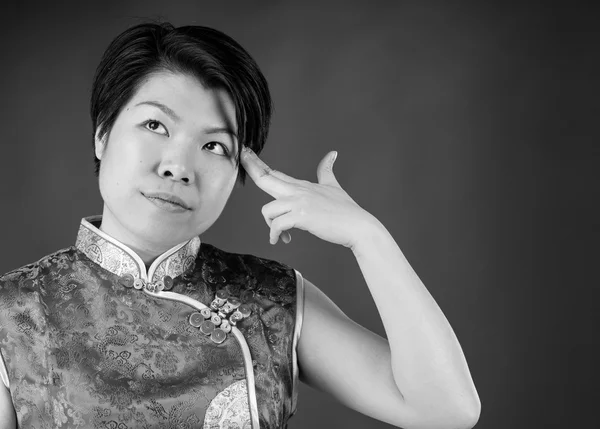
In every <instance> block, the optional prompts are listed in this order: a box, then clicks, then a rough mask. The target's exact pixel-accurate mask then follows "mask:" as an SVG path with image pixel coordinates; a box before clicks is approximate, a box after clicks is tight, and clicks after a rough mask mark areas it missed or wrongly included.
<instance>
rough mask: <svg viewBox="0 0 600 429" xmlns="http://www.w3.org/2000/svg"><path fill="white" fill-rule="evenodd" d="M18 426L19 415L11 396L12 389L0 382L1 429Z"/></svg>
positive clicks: (11, 428)
mask: <svg viewBox="0 0 600 429" xmlns="http://www.w3.org/2000/svg"><path fill="white" fill-rule="evenodd" d="M16 428H17V415H16V413H15V407H13V403H12V398H11V397H10V390H8V388H7V387H6V386H5V385H4V384H3V383H2V382H0V429H16Z"/></svg>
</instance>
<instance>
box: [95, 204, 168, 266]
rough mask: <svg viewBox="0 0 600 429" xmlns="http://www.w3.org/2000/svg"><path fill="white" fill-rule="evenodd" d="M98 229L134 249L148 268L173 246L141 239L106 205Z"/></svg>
mask: <svg viewBox="0 0 600 429" xmlns="http://www.w3.org/2000/svg"><path fill="white" fill-rule="evenodd" d="M98 229H100V230H101V231H102V232H104V233H106V234H108V235H110V236H111V237H112V238H114V239H115V240H117V241H119V242H120V243H122V244H124V245H126V246H127V247H129V248H130V249H131V250H133V251H134V252H135V253H136V254H137V255H138V256H139V257H140V259H141V260H142V261H143V262H144V265H146V269H148V268H149V267H150V265H152V262H154V260H155V259H156V258H158V257H159V256H160V255H162V254H163V253H164V252H166V251H167V250H169V249H170V248H171V247H172V246H171V245H157V244H156V243H151V242H148V241H145V240H140V239H139V237H137V236H135V235H134V234H132V233H131V231H129V230H128V229H127V228H125V227H124V226H123V225H122V224H121V223H120V222H119V221H118V220H117V219H116V218H115V216H113V214H112V212H111V211H110V210H108V209H107V207H106V206H104V210H103V212H102V223H101V224H100V226H99V227H98Z"/></svg>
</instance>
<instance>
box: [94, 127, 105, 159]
mask: <svg viewBox="0 0 600 429" xmlns="http://www.w3.org/2000/svg"><path fill="white" fill-rule="evenodd" d="M107 138H108V133H104V136H103V137H102V138H100V127H97V128H96V134H95V135H94V152H96V158H98V159H102V155H104V151H105V149H106V140H107Z"/></svg>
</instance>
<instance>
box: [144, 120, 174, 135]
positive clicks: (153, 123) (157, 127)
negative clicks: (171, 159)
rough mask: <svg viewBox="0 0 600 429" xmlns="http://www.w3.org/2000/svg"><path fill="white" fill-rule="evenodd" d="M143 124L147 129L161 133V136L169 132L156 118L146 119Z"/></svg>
mask: <svg viewBox="0 0 600 429" xmlns="http://www.w3.org/2000/svg"><path fill="white" fill-rule="evenodd" d="M143 125H144V127H145V128H146V129H147V130H150V131H152V132H153V133H156V134H162V135H163V136H168V135H169V132H168V131H167V129H166V128H165V126H164V125H163V124H161V123H160V122H158V121H157V120H156V119H148V120H147V121H146V122H144V124H143ZM161 130H162V131H161Z"/></svg>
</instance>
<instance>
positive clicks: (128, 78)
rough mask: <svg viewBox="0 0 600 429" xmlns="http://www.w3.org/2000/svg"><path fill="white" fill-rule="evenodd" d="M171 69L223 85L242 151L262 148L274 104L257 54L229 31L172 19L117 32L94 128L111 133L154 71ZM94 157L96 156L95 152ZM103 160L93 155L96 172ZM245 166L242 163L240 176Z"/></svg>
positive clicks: (100, 72)
mask: <svg viewBox="0 0 600 429" xmlns="http://www.w3.org/2000/svg"><path fill="white" fill-rule="evenodd" d="M158 71H171V72H176V73H185V74H188V75H191V76H194V77H196V78H197V79H198V80H199V81H200V82H201V83H202V84H203V85H204V86H206V87H207V88H211V89H223V90H225V91H226V92H227V93H228V94H229V96H230V97H231V98H232V101H233V103H234V106H235V111H236V121H237V127H238V129H237V137H238V139H237V140H238V156H237V163H238V165H239V156H240V154H241V148H242V146H243V145H246V146H248V147H250V148H251V149H252V150H253V151H254V152H256V153H260V152H261V150H262V149H263V147H264V145H265V142H266V139H267V135H268V132H269V124H270V121H271V113H272V111H273V104H272V100H271V95H270V93H269V87H268V84H267V80H266V79H265V77H264V75H263V74H262V72H261V71H260V69H259V68H258V65H257V64H256V62H255V61H254V59H253V58H252V57H251V56H250V54H248V52H247V51H246V50H245V49H244V48H242V47H241V46H240V45H239V44H238V43H237V42H236V41H235V40H233V39H232V38H231V37H229V36H227V35H226V34H224V33H222V32H220V31H218V30H215V29H212V28H209V27H202V26H184V27H177V28H176V27H174V26H173V25H172V24H170V23H168V22H163V23H144V24H138V25H136V26H134V27H131V28H129V29H127V30H125V31H124V32H123V33H121V34H119V35H118V36H117V37H116V38H115V39H114V40H113V41H112V42H111V43H110V45H109V46H108V48H107V49H106V51H105V52H104V55H103V56H102V60H101V61H100V64H99V65H98V68H97V69H96V74H95V76H94V83H93V86H92V97H91V105H90V114H91V116H92V126H93V131H94V132H96V128H97V127H100V128H99V129H98V134H99V137H100V138H102V137H104V136H106V135H107V134H109V133H110V130H111V129H112V127H113V125H114V123H115V121H116V119H117V116H118V115H119V113H120V112H121V109H122V108H123V106H125V104H127V102H128V101H129V100H130V99H131V98H132V97H133V95H134V94H135V92H136V91H137V90H138V89H139V87H140V86H141V85H142V84H143V83H144V81H145V79H147V78H148V76H149V75H150V74H152V73H155V72H158ZM94 157H95V156H94ZM99 170H100V160H99V159H98V158H97V157H95V173H96V175H98V174H99ZM245 178H246V171H245V170H244V169H243V167H241V166H240V169H239V179H240V181H241V182H242V183H244V181H245Z"/></svg>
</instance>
